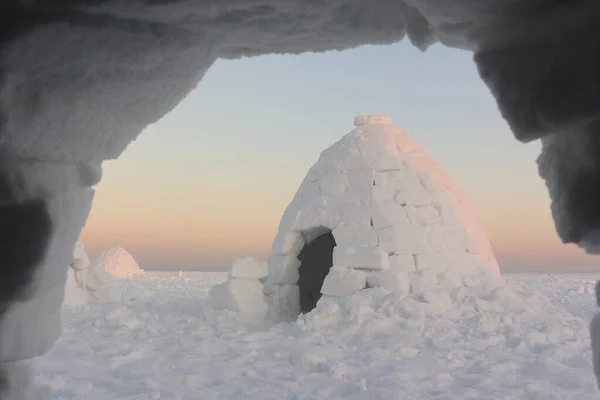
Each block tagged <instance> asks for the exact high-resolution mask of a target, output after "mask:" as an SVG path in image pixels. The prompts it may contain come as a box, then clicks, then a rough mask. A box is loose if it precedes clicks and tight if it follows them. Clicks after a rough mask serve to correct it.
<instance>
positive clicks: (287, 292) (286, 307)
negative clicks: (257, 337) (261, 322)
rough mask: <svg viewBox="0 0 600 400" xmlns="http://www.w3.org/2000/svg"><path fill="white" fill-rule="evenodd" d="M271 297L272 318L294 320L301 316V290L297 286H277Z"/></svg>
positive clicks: (270, 311)
mask: <svg viewBox="0 0 600 400" xmlns="http://www.w3.org/2000/svg"><path fill="white" fill-rule="evenodd" d="M271 291H272V294H271V296H269V312H268V315H269V317H271V318H284V319H294V318H297V317H298V314H300V289H299V288H298V286H297V285H277V286H275V287H273V289H272V290H271Z"/></svg>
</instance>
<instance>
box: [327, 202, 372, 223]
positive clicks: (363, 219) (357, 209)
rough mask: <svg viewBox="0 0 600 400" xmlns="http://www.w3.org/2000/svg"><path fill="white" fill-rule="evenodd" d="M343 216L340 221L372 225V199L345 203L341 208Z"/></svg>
mask: <svg viewBox="0 0 600 400" xmlns="http://www.w3.org/2000/svg"><path fill="white" fill-rule="evenodd" d="M341 217H342V218H341V221H340V223H346V224H361V225H371V199H370V198H366V199H364V200H358V201H353V202H351V203H346V204H344V207H343V209H341ZM335 226H337V225H335Z"/></svg>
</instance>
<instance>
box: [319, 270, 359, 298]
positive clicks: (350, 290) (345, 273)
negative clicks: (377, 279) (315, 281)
mask: <svg viewBox="0 0 600 400" xmlns="http://www.w3.org/2000/svg"><path fill="white" fill-rule="evenodd" d="M366 285H367V274H366V272H364V271H358V270H355V269H352V268H346V267H340V266H337V265H334V266H333V267H331V269H330V270H329V274H327V276H326V277H325V281H324V282H323V287H322V288H321V293H323V294H326V295H327V296H333V297H345V296H349V295H351V294H354V293H356V292H358V291H360V290H363V289H364V288H365V287H366Z"/></svg>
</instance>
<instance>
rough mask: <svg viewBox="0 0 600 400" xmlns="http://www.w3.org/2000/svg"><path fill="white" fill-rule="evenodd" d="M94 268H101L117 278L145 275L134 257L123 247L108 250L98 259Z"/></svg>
mask: <svg viewBox="0 0 600 400" xmlns="http://www.w3.org/2000/svg"><path fill="white" fill-rule="evenodd" d="M94 268H100V269H102V270H104V271H106V272H108V273H109V274H110V275H111V276H112V277H115V278H128V277H134V276H136V275H142V274H143V273H144V270H142V269H141V268H140V266H139V265H138V263H137V262H136V261H135V259H134V258H133V256H132V255H131V254H129V253H128V252H127V250H125V249H124V248H122V247H113V248H111V249H108V250H106V251H105V252H104V253H102V254H101V255H100V257H98V258H97V259H96V261H95V262H94Z"/></svg>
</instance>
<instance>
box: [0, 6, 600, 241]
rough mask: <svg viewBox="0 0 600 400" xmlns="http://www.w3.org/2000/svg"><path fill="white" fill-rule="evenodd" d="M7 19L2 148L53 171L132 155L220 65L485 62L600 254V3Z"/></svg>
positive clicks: (507, 113) (39, 14) (558, 203)
mask: <svg viewBox="0 0 600 400" xmlns="http://www.w3.org/2000/svg"><path fill="white" fill-rule="evenodd" d="M475 3H476V4H475ZM0 18H1V19H2V23H0V35H1V39H0V43H1V46H2V51H1V53H0V54H1V55H0V129H1V130H0V150H1V151H2V152H3V154H6V155H8V156H10V157H14V158H21V159H35V160H43V161H60V162H80V161H85V162H89V163H100V162H101V161H103V160H106V159H112V158H116V157H118V156H119V155H120V154H121V152H122V151H123V150H124V149H125V147H126V146H127V145H128V144H129V143H130V142H131V141H132V140H133V139H134V138H135V137H136V136H137V135H138V134H139V133H140V132H141V131H142V130H143V129H144V128H145V127H146V126H148V125H149V124H151V123H153V122H156V121H157V120H158V119H160V118H161V117H162V116H164V115H165V114H166V113H167V112H169V111H170V110H172V109H173V108H174V107H175V106H176V105H177V104H178V103H179V102H180V101H181V100H182V99H183V98H184V97H185V96H186V95H187V94H188V93H189V91H191V90H192V89H193V88H194V87H196V85H197V84H198V82H199V81H200V79H201V78H202V76H203V74H204V73H205V72H206V71H207V69H208V68H209V67H210V66H211V65H212V63H213V62H214V61H215V60H216V59H218V58H236V57H242V56H254V55H260V54H268V53H300V52H305V51H327V50H333V49H345V48H351V47H354V46H359V45H364V44H384V43H393V42H397V41H400V40H402V39H403V38H404V37H405V36H408V39H409V40H410V41H411V42H412V43H413V44H414V45H415V46H417V47H418V48H420V49H423V50H424V49H426V48H427V47H428V46H430V45H431V44H433V43H435V42H438V41H439V42H441V43H442V44H444V45H448V46H453V47H458V48H462V49H466V50H469V51H473V52H474V61H475V63H476V64H477V66H478V69H479V73H480V75H481V77H482V79H483V81H484V82H485V83H486V84H487V85H488V86H489V88H490V90H491V92H492V94H493V95H494V96H495V98H496V101H497V103H498V107H499V110H500V112H501V113H502V115H503V116H504V118H505V119H506V121H507V122H508V124H509V126H510V128H511V129H512V131H513V132H514V134H515V136H516V137H517V138H518V139H519V140H521V141H530V140H534V139H537V138H542V137H543V138H544V139H543V142H544V146H543V150H542V156H541V158H540V162H539V168H540V175H541V176H542V177H543V179H545V180H546V183H547V185H548V189H549V193H550V197H551V198H552V200H553V203H552V214H553V217H554V220H555V223H556V228H557V232H558V234H559V235H560V237H561V238H562V239H563V241H565V242H573V243H578V244H579V245H581V246H583V247H584V248H585V249H586V250H587V251H590V252H594V251H596V250H597V248H598V246H595V245H597V244H600V234H598V232H599V231H600V212H598V211H597V207H598V206H597V205H598V204H600V189H598V188H599V187H600V185H599V184H598V182H600V178H599V177H600V146H598V145H597V144H596V141H597V140H598V139H597V134H596V131H597V129H596V128H597V127H598V123H597V120H598V117H599V116H600V91H598V90H595V89H594V88H595V87H597V86H598V85H597V83H598V82H599V81H600V65H599V64H600V57H598V54H600V52H599V51H598V46H600V43H599V42H598V40H597V38H598V37H599V36H600V23H599V22H600V2H598V1H597V0H577V1H548V0H488V1H482V2H472V1H465V0H332V1H321V2H315V1H308V0H298V1H284V0H229V1H216V0H215V1H209V0H207V1H155V0H131V1H120V0H112V1H111V0H104V1H103V0H90V1H72V0H66V1H44V0H37V1H36V0H30V1H10V2H3V3H2V5H0ZM540 66H543V68H540ZM398 79H410V77H401V76H399V77H398ZM448 79H451V77H449V78H448ZM507 156H509V155H507ZM91 181H93V179H91ZM588 189H589V190H588Z"/></svg>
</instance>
